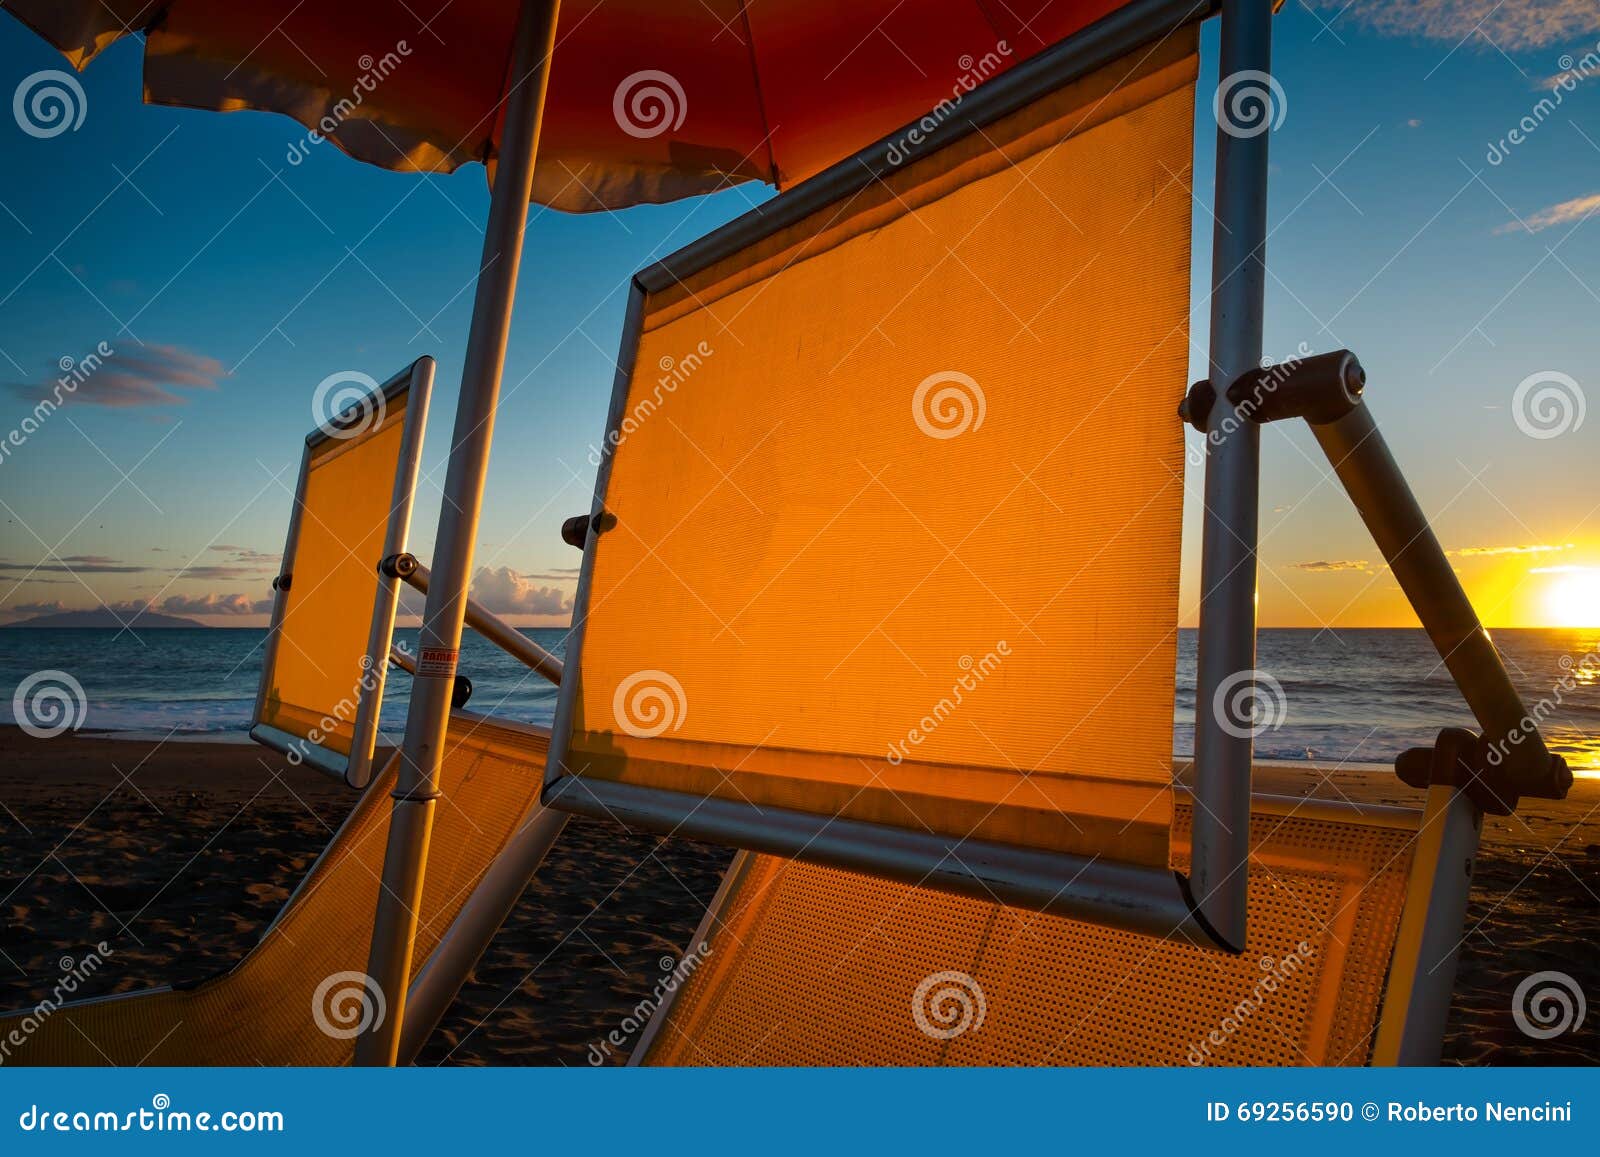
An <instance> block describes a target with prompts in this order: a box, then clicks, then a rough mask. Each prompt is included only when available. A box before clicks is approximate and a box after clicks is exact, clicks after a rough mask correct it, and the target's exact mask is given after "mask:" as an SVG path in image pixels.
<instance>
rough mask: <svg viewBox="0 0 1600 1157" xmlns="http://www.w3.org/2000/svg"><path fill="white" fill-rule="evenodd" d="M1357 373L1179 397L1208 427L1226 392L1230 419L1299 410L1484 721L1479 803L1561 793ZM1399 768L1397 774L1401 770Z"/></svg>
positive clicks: (1554, 769)
mask: <svg viewBox="0 0 1600 1157" xmlns="http://www.w3.org/2000/svg"><path fill="white" fill-rule="evenodd" d="M1366 382H1367V376H1366V371H1365V370H1363V369H1362V367H1361V363H1360V362H1359V361H1357V360H1356V357H1355V355H1354V354H1352V353H1351V352H1350V351H1349V350H1337V351H1335V352H1333V353H1328V354H1318V355H1316V356H1314V357H1307V358H1300V359H1295V360H1292V361H1287V362H1284V363H1283V364H1282V365H1279V366H1273V367H1267V368H1261V369H1254V370H1250V371H1248V372H1246V373H1244V374H1241V375H1239V376H1238V377H1236V378H1235V379H1234V380H1233V381H1231V382H1230V383H1228V385H1227V386H1226V388H1220V389H1219V388H1217V387H1216V383H1213V382H1209V381H1206V382H1196V383H1195V385H1194V386H1193V387H1192V388H1191V389H1190V390H1189V394H1188V396H1187V397H1186V398H1185V399H1184V401H1183V404H1182V405H1181V406H1180V407H1179V409H1178V413H1179V416H1180V417H1182V418H1183V419H1184V420H1185V421H1187V422H1190V423H1192V424H1194V425H1195V426H1197V427H1199V428H1201V429H1206V428H1207V426H1208V425H1211V426H1212V427H1213V428H1214V425H1215V424H1214V423H1211V421H1210V419H1211V417H1212V414H1213V411H1214V410H1215V409H1216V407H1217V406H1218V404H1219V403H1220V402H1221V401H1222V400H1224V399H1226V401H1227V403H1228V404H1229V406H1231V407H1232V410H1231V413H1230V414H1229V415H1228V419H1229V420H1230V421H1233V422H1235V423H1236V424H1259V423H1265V422H1275V421H1279V420H1282V419H1284V418H1304V419H1305V421H1306V424H1307V425H1309V426H1310V427H1311V433H1312V434H1313V435H1314V436H1315V437H1316V439H1317V444H1318V445H1319V446H1321V447H1322V452H1323V454H1324V455H1326V456H1327V459H1328V462H1329V464H1330V465H1331V466H1332V467H1333V470H1334V473H1335V474H1336V475H1337V476H1338V478H1339V481H1340V482H1341V483H1342V484H1343V485H1344V489H1345V493H1347V494H1348V495H1349V496H1350V501H1351V502H1352V503H1354V504H1355V508H1356V511H1357V513H1359V514H1360V515H1361V520H1362V521H1363V522H1364V523H1366V526H1367V530H1368V531H1369V532H1370V533H1371V535H1372V539H1373V541H1374V542H1375V543H1377V545H1378V549H1379V550H1380V551H1381V552H1382V553H1383V557H1384V559H1385V560H1386V561H1387V562H1388V564H1389V569H1390V570H1392V571H1393V572H1394V576H1395V579H1396V581H1397V582H1399V584H1400V589H1401V590H1402V591H1404V592H1405V595H1406V598H1407V599H1408V600H1409V601H1410V603H1411V606H1412V609H1413V610H1415V611H1416V613H1417V618H1418V619H1419V620H1421V622H1422V626H1423V629H1424V630H1426V631H1427V632H1428V638H1429V639H1430V640H1432V642H1433V645H1434V648H1435V649H1436V650H1437V651H1438V652H1439V657H1440V659H1442V660H1443V661H1444V665H1445V667H1446V668H1447V669H1448V670H1449V672H1450V675H1451V677H1452V678H1453V679H1454V680H1455V683H1456V686H1457V687H1458V688H1460V690H1461V694H1462V697H1463V698H1465V699H1466V701H1467V706H1468V707H1470V708H1471V709H1472V713H1473V715H1474V716H1476V717H1477V720H1478V724H1479V726H1481V727H1482V728H1483V732H1484V734H1483V739H1482V743H1483V745H1485V746H1484V747H1483V751H1482V752H1480V753H1478V754H1479V755H1482V754H1485V753H1486V754H1487V759H1482V758H1478V756H1474V757H1473V758H1472V759H1471V760H1470V762H1472V763H1481V764H1483V765H1484V766H1482V767H1479V768H1478V769H1477V771H1478V774H1479V775H1482V776H1484V777H1485V778H1488V779H1490V780H1492V781H1493V782H1492V784H1491V785H1490V786H1491V789H1492V793H1491V796H1483V795H1481V794H1480V801H1481V802H1490V803H1496V801H1498V804H1497V806H1501V805H1503V806H1504V807H1505V808H1506V809H1507V810H1509V808H1510V807H1512V806H1514V805H1515V802H1516V797H1517V796H1519V795H1530V796H1535V797H1538V798H1540V799H1561V798H1563V797H1564V796H1565V795H1566V794H1567V791H1568V789H1570V788H1571V786H1572V772H1571V771H1570V770H1568V768H1567V765H1566V761H1565V760H1564V759H1562V758H1561V757H1560V756H1557V755H1552V754H1550V752H1549V751H1548V750H1547V749H1546V748H1545V745H1544V739H1543V737H1541V736H1540V734H1539V729H1538V726H1537V721H1536V720H1535V719H1534V718H1533V717H1532V716H1531V715H1530V714H1529V713H1528V709H1527V708H1526V707H1525V706H1524V705H1523V702H1522V696H1521V695H1520V694H1518V692H1517V689H1516V687H1515V686H1514V685H1513V684H1512V682H1511V676H1510V675H1509V674H1507V672H1506V668H1505V663H1504V661H1503V660H1502V659H1501V658H1500V652H1499V651H1498V650H1496V649H1495V645H1494V643H1493V642H1492V641H1491V640H1490V638H1489V632H1488V631H1486V630H1484V628H1483V624H1482V623H1481V622H1479V621H1478V614H1477V612H1476V611H1474V610H1473V609H1472V602H1471V600H1470V599H1468V598H1467V592H1466V591H1465V590H1463V589H1462V587H1461V581H1460V580H1459V579H1458V578H1457V577H1456V572H1455V568H1454V567H1452V566H1451V565H1450V560H1449V558H1448V557H1447V556H1446V555H1445V552H1444V549H1443V548H1442V547H1441V546H1440V545H1439V540H1438V539H1437V538H1436V537H1435V536H1434V533H1433V528H1432V527H1431V526H1430V525H1429V524H1428V516H1427V515H1426V514H1424V513H1423V511H1422V507H1421V506H1420V505H1418V503H1417V499H1416V495H1414V494H1413V493H1412V492H1411V487H1410V485H1409V484H1408V483H1407V482H1406V478H1405V475H1404V474H1402V473H1401V471H1400V467H1399V465H1398V464H1397V463H1396V462H1395V460H1394V455H1393V454H1391V453H1390V452H1389V446H1388V443H1386V442H1385V441H1384V440H1383V435H1382V433H1380V432H1379V430H1378V424H1377V422H1376V421H1374V419H1373V417H1372V411H1371V410H1369V409H1368V408H1367V405H1366V403H1365V401H1364V400H1363V395H1364V392H1365V389H1366ZM1402 775H1404V772H1402Z"/></svg>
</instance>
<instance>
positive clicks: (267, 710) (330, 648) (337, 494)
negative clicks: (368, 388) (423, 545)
mask: <svg viewBox="0 0 1600 1157" xmlns="http://www.w3.org/2000/svg"><path fill="white" fill-rule="evenodd" d="M404 428H405V401H404V396H403V395H402V397H401V398H399V399H396V400H395V401H393V402H392V403H390V404H389V406H388V409H387V412H386V414H385V417H384V422H383V425H382V426H381V427H380V428H379V429H378V430H377V431H376V432H374V433H372V434H369V435H366V436H364V437H362V438H360V439H359V440H350V441H340V440H338V439H333V440H330V441H327V442H324V443H323V444H322V445H321V446H319V447H317V448H316V449H315V450H313V451H312V456H311V462H310V464H309V467H310V468H309V470H308V472H307V474H306V485H305V495H304V497H303V499H302V505H301V509H300V527H299V532H298V534H297V536H296V538H295V541H294V544H293V545H292V547H291V551H292V557H289V558H286V561H285V566H286V567H288V568H289V569H290V570H291V572H292V579H291V581H290V584H289V590H288V591H287V592H285V593H284V594H283V595H282V596H281V597H282V598H283V599H284V612H283V620H282V622H281V623H280V624H279V626H278V629H277V645H276V649H275V650H274V651H273V661H272V669H271V670H270V671H269V672H268V673H267V678H268V679H269V683H268V686H267V695H266V700H265V702H264V703H263V705H262V710H261V718H260V720H259V722H261V723H265V724H267V725H268V726H270V727H276V728H277V729H278V730H279V731H284V732H287V733H288V734H290V735H296V736H299V737H300V738H302V739H304V738H307V737H309V736H312V735H313V733H315V736H316V738H315V739H314V740H313V742H315V743H316V745H317V746H320V747H324V748H327V749H328V750H330V751H336V752H338V753H339V754H341V755H348V754H349V753H350V743H351V730H352V727H353V725H354V723H355V716H356V707H357V705H358V704H359V702H360V700H361V694H362V688H363V681H364V680H365V679H366V678H367V673H368V671H369V669H370V668H369V666H368V665H367V664H366V663H365V662H364V660H365V658H366V654H367V632H368V630H369V628H370V627H371V624H372V609H373V606H374V604H375V602H376V600H377V597H378V584H379V582H380V581H381V580H380V578H379V575H378V563H379V562H380V561H382V559H383V546H384V536H385V534H386V533H387V531H388V526H389V516H390V513H391V510H392V504H393V501H394V479H395V473H396V471H397V469H398V467H399V462H400V448H401V446H400V444H401V437H402V434H403V432H404Z"/></svg>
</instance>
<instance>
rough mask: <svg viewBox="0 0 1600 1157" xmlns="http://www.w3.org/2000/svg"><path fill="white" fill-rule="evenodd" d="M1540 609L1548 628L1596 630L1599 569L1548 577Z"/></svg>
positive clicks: (1599, 602)
mask: <svg viewBox="0 0 1600 1157" xmlns="http://www.w3.org/2000/svg"><path fill="white" fill-rule="evenodd" d="M1544 606H1545V613H1546V615H1547V616H1548V619H1549V623H1550V625H1551V626H1552V627H1600V568H1587V567H1586V568H1584V569H1582V570H1572V571H1567V572H1565V573H1562V574H1557V575H1554V576H1552V580H1551V583H1550V586H1549V587H1548V588H1547V589H1546V590H1545V596H1544Z"/></svg>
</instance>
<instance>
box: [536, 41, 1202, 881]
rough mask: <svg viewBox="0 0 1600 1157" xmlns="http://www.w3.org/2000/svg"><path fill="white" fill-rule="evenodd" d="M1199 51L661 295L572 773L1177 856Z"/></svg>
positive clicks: (1079, 93)
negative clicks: (1175, 754)
mask: <svg viewBox="0 0 1600 1157" xmlns="http://www.w3.org/2000/svg"><path fill="white" fill-rule="evenodd" d="M1193 54H1194V39H1193V36H1192V35H1185V36H1179V37H1175V38H1173V39H1172V40H1171V41H1169V42H1168V43H1167V44H1166V45H1165V46H1164V47H1163V48H1162V49H1161V50H1160V51H1158V52H1156V53H1154V54H1151V55H1150V56H1149V57H1147V58H1145V59H1144V60H1143V61H1142V62H1140V63H1139V64H1137V65H1130V64H1129V63H1127V62H1123V63H1121V64H1118V65H1116V66H1114V67H1112V68H1109V69H1107V70H1105V71H1104V72H1103V73H1101V74H1098V75H1095V76H1092V77H1090V78H1088V79H1086V80H1084V81H1083V82H1080V83H1078V84H1075V85H1072V86H1070V87H1069V88H1067V89H1064V90H1062V91H1060V92H1058V93H1056V94H1054V95H1052V96H1051V97H1048V98H1046V99H1045V100H1043V101H1042V102H1040V103H1038V104H1036V105H1034V106H1032V107H1030V108H1028V109H1026V110H1023V111H1022V112H1020V113H1018V114H1016V115H1014V116H1013V117H1011V118H1009V119H1007V120H1006V121H1004V122H1002V123H1000V124H998V125H994V126H991V127H988V128H986V129H985V130H984V132H983V133H981V134H976V135H974V136H972V137H970V138H969V139H967V140H965V141H963V142H961V143H960V144H958V145H956V146H953V147H951V148H947V149H945V150H943V151H941V152H940V153H938V154H936V155H934V156H931V157H929V158H927V159H926V160H923V161H919V162H917V163H915V164H912V165H910V166H908V167H907V168H905V169H904V170H902V171H900V172H898V173H896V174H895V175H893V176H891V177H890V178H888V179H887V180H886V181H885V182H882V183H879V184H875V185H874V186H872V187H871V188H870V189H868V190H867V191H865V192H863V193H862V194H860V195H859V196H856V197H854V198H852V199H850V200H849V201H848V202H847V203H844V204H836V205H833V206H831V207H829V208H827V209H825V210H822V211H819V212H818V213H816V214H815V215H813V216H812V217H810V218H808V219H807V220H805V221H803V222H801V223H799V224H798V225H796V226H794V227H793V228H791V229H788V230H786V231H784V232H782V233H780V234H778V235H775V236H772V237H770V238H768V239H766V240H764V241H762V242H760V243H758V244H756V245H754V246H752V247H750V248H749V249H747V250H746V251H745V252H743V253H741V254H739V255H737V256H736V257H734V258H730V259H728V260H726V261H723V262H722V263H720V264H718V265H716V266H714V267H712V268H710V269H709V270H707V271H705V272H704V273H703V274H701V275H697V276H696V277H694V278H692V279H691V280H690V281H689V282H687V283H685V284H682V285H679V286H675V287H673V288H671V289H669V290H667V291H665V292H662V293H658V294H654V295H652V296H651V297H650V298H649V300H648V301H647V303H646V317H645V324H644V333H643V336H642V339H641V341H640V345H639V351H638V358H637V363H636V364H637V367H638V368H637V370H636V372H635V375H634V378H633V380H632V383H631V385H630V388H629V392H628V396H627V399H626V402H625V405H624V407H623V409H622V411H621V412H622V414H623V415H624V420H623V422H622V425H621V430H620V435H619V437H618V439H616V441H615V443H614V456H615V457H614V464H613V468H612V474H611V478H610V483H609V488H608V490H607V493H606V506H607V509H608V510H609V511H610V512H612V513H613V514H614V515H615V516H616V518H617V520H618V521H617V525H616V526H615V527H613V528H612V529H610V530H608V531H606V532H605V533H604V534H603V535H602V536H601V537H600V540H599V544H598V546H597V548H596V554H595V560H594V569H593V577H592V582H591V586H590V593H589V603H588V608H587V619H586V622H585V626H584V632H585V633H584V639H583V646H582V650H581V659H580V664H581V671H580V673H579V677H580V683H579V687H578V692H577V704H576V710H575V712H574V717H573V731H574V735H573V737H572V742H571V746H570V748H569V750H568V757H567V766H566V770H568V771H569V772H571V773H574V774H577V775H581V776H585V777H592V778H596V779H610V780H619V781H625V782H628V783H633V784H641V785H645V786H650V787H658V788H664V789H668V790H672V791H677V792H687V793H691V794H692V795H694V796H713V797H719V798H723V799H728V800H732V801H735V802H739V801H743V802H746V803H749V804H752V805H755V806H757V807H767V806H776V807H783V808H792V809H798V810H804V811H809V812H813V813H818V814H822V815H826V816H830V817H832V816H841V817H849V818H852V819H859V820H867V821H871V822H876V823H880V824H887V825H892V826H894V827H899V828H905V829H908V830H911V831H915V832H933V833H937V834H939V835H945V836H954V837H957V838H966V837H977V838H983V839H988V840H993V841H997V842H1002V843H1009V844H1016V845H1023V846H1027V847H1032V848H1043V849H1048V850H1055V851H1063V852H1075V853H1082V854H1094V855H1106V856H1110V857H1113V858H1115V859H1118V860H1124V861H1133V862H1138V863H1142V864H1152V865H1165V864H1166V862H1167V851H1168V828H1169V826H1170V816H1171V803H1170V790H1169V779H1170V773H1171V750H1172V699H1173V682H1174V668H1175V649H1176V633H1175V630H1174V625H1175V622H1176V618H1177V589H1178V549H1179V539H1180V527H1179V519H1180V514H1181V504H1182V493H1183V484H1182V471H1183V463H1182V455H1183V438H1182V431H1181V424H1180V423H1179V422H1178V421H1176V420H1175V418H1174V417H1173V406H1174V405H1175V401H1176V399H1177V398H1179V397H1181V395H1182V393H1183V390H1184V387H1185V376H1184V375H1185V368H1186V365H1187V361H1188V343H1187V318H1188V288H1189V241H1190V196H1189V178H1190V156H1191V150H1192V136H1193V113H1194V108H1193V84H1194V76H1195V57H1194V55H1193Z"/></svg>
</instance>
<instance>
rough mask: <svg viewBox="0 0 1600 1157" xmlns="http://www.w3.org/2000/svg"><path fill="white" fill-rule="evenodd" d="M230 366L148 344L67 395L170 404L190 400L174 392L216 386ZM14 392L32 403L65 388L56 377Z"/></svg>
mask: <svg viewBox="0 0 1600 1157" xmlns="http://www.w3.org/2000/svg"><path fill="white" fill-rule="evenodd" d="M226 375H227V369H226V367H224V366H223V364H222V363H221V362H220V361H218V360H217V359H216V358H213V357H207V356H205V355H204V354H197V353H194V352H192V351H190V350H186V349H183V348H181V347H179V346H175V345H145V346H135V347H133V348H131V349H119V350H117V351H115V352H114V353H112V354H111V355H110V356H109V357H107V358H105V359H104V360H103V361H102V362H101V364H100V366H99V368H97V369H95V370H94V371H93V372H91V373H88V374H86V375H84V376H83V377H82V380H81V381H77V382H76V383H75V384H74V386H73V388H72V389H71V390H70V392H68V393H67V394H66V395H65V397H66V399H67V400H68V401H75V402H81V403H83V404H85V405H90V406H110V407H114V408H118V409H123V408H127V407H132V406H167V405H173V404H175V403H180V402H183V401H186V399H185V398H184V396H183V395H182V394H179V393H176V392H174V391H176V390H179V389H184V390H214V389H216V387H217V381H218V379H220V378H222V377H225V376H226ZM11 392H12V393H13V394H15V395H17V396H18V397H20V398H23V399H24V400H26V401H29V402H37V401H39V400H41V399H43V398H46V397H50V398H54V397H56V396H57V395H58V394H60V393H61V391H60V389H59V388H58V384H57V382H56V381H55V380H54V379H50V380H47V381H43V382H22V383H17V384H14V385H12V386H11Z"/></svg>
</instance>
